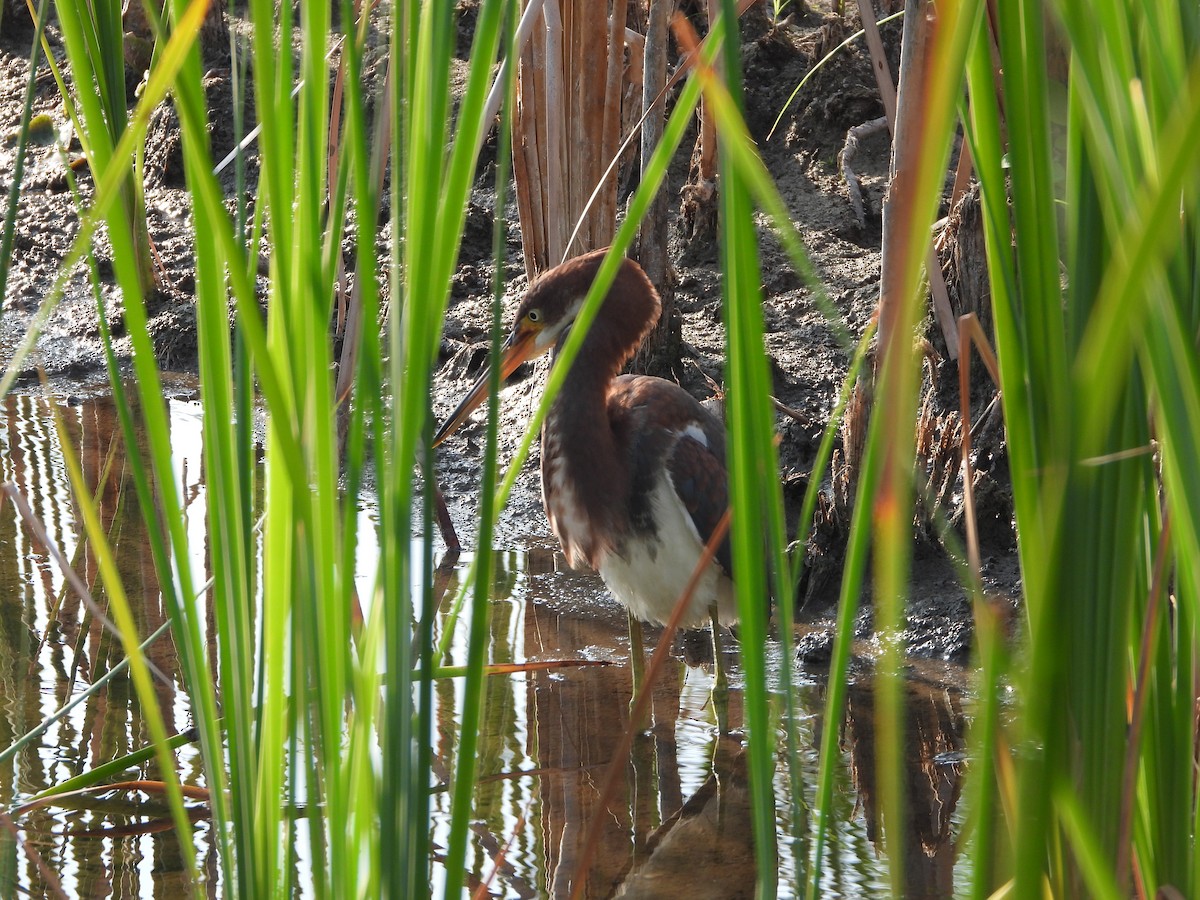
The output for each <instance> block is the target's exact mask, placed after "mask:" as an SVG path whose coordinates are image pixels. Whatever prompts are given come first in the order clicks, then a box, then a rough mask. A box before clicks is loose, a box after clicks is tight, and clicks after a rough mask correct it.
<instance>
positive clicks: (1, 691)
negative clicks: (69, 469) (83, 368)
mask: <svg viewBox="0 0 1200 900" xmlns="http://www.w3.org/2000/svg"><path fill="white" fill-rule="evenodd" d="M170 406H171V413H172V424H173V430H174V433H175V434H176V436H177V438H178V440H177V443H176V463H177V467H178V468H177V473H176V474H177V476H178V477H179V479H180V483H181V484H182V486H183V487H184V491H185V496H186V497H189V498H193V499H198V498H200V497H201V496H202V493H203V491H202V488H201V486H200V482H199V477H200V446H199V443H198V429H196V428H195V427H194V425H195V423H196V421H197V417H198V414H199V410H198V406H197V405H196V404H192V403H188V402H185V401H172V403H171V404H170ZM59 411H60V414H61V416H62V422H63V426H64V431H65V433H66V435H67V438H68V440H69V441H70V442H71V445H72V446H73V448H74V451H75V452H76V453H77V454H78V455H79V458H80V461H81V463H82V466H83V471H84V477H85V478H86V480H87V483H88V487H89V490H90V491H91V492H92V494H93V496H94V498H95V502H96V508H97V510H98V511H99V514H100V519H101V522H102V524H103V526H104V528H105V530H106V531H107V533H108V535H109V539H110V541H111V542H112V544H113V546H114V548H115V549H116V552H117V561H118V567H119V569H120V572H121V575H122V578H123V579H124V583H125V587H126V590H127V592H128V594H129V597H130V602H131V605H132V608H133V614H134V616H135V619H136V621H137V626H138V629H139V631H140V633H141V634H142V635H148V634H150V633H151V632H152V631H154V630H155V629H156V628H158V626H159V625H161V624H162V623H163V622H164V621H166V615H167V613H166V610H165V608H164V607H163V604H162V598H161V596H160V594H159V589H158V581H157V578H156V575H155V571H154V566H153V564H152V563H151V561H150V553H149V550H148V544H147V539H146V530H145V526H144V524H143V522H142V517H141V514H140V512H139V510H138V504H137V501H136V499H135V497H134V493H133V491H132V490H131V489H129V488H130V484H129V481H130V479H129V476H128V473H127V472H126V470H125V467H124V465H123V454H122V452H121V449H120V447H121V440H120V436H119V434H120V428H119V424H118V422H117V418H116V412H115V409H114V406H113V404H112V403H111V401H109V400H108V399H94V400H88V401H86V402H82V403H74V404H60V405H59ZM189 438H190V440H189ZM0 482H2V483H5V484H7V485H11V488H12V489H13V490H15V491H16V492H18V493H19V494H20V496H21V497H22V498H24V500H25V501H26V502H27V503H28V504H29V506H30V507H31V508H32V512H33V515H34V516H35V517H36V519H37V520H38V521H39V522H40V524H41V527H42V528H43V529H44V536H45V541H48V542H50V543H53V544H55V545H57V547H58V548H59V549H60V550H61V551H62V553H63V554H64V555H65V556H66V558H67V559H68V560H69V561H70V562H71V565H72V568H73V569H74V570H75V572H76V573H78V575H79V576H80V578H81V579H82V580H83V582H84V583H85V584H86V586H87V588H88V590H89V592H90V594H91V596H92V598H93V599H94V600H95V602H96V605H97V608H96V609H92V608H90V607H89V606H87V605H85V604H84V603H83V602H82V601H81V600H80V599H79V595H78V594H77V593H76V592H75V591H73V590H70V589H68V588H67V587H66V583H65V579H64V577H63V574H62V571H61V569H60V568H59V567H58V565H57V564H56V563H55V562H54V560H53V558H52V556H51V551H50V548H49V546H48V545H47V543H45V542H44V541H43V540H42V539H41V538H39V537H38V536H37V535H36V533H35V532H34V531H33V530H32V529H30V528H29V527H28V525H27V523H25V522H24V521H22V519H21V517H20V515H19V513H18V510H17V508H16V504H14V503H13V502H12V501H11V499H9V500H7V501H6V502H3V503H0V749H2V748H5V747H8V746H9V745H10V744H12V743H13V741H14V740H15V739H16V738H18V737H20V736H21V735H22V734H24V733H25V732H26V731H28V730H29V729H31V728H32V727H33V726H34V725H36V724H37V723H38V722H40V721H41V720H42V719H43V718H45V717H47V716H49V715H50V714H51V713H53V712H55V711H56V710H58V709H59V708H60V707H62V706H64V705H65V704H66V703H67V702H68V701H69V700H70V699H72V697H73V696H75V695H76V694H77V693H78V692H81V691H83V690H85V689H86V688H87V687H88V685H90V684H92V683H93V682H95V681H96V680H97V679H99V678H101V677H102V676H103V675H104V674H105V673H106V672H108V670H109V669H110V668H112V667H113V666H115V665H117V664H118V663H119V662H121V660H122V659H123V658H124V654H123V652H122V650H121V644H120V641H119V640H117V639H116V638H115V637H114V636H113V635H112V634H111V633H110V632H109V631H108V630H107V629H106V628H105V623H104V621H103V619H102V615H103V614H104V611H105V609H106V607H107V598H106V597H105V595H104V591H103V588H102V586H101V584H100V579H99V574H98V570H97V566H96V562H95V558H94V556H93V554H92V552H91V550H90V548H89V547H88V546H87V545H86V543H85V542H83V541H82V540H81V537H82V525H81V523H80V521H79V517H78V516H77V514H76V508H75V505H74V503H73V501H72V498H71V493H70V490H69V488H68V479H67V474H66V468H65V466H64V463H63V453H62V447H61V445H60V443H59V437H58V434H57V432H56V430H55V426H54V420H53V415H52V412H51V406H50V404H49V402H48V401H46V400H44V399H42V398H37V397H28V396H14V395H9V396H7V397H5V398H4V400H3V405H2V406H0ZM189 521H190V523H191V524H193V525H195V524H196V523H197V522H199V523H201V524H202V523H203V508H202V506H201V507H200V508H198V509H190V510H189ZM195 546H196V550H197V553H198V554H202V553H203V548H204V544H203V541H200V542H198V543H197V544H196V545H195ZM196 562H197V563H199V564H202V563H203V559H202V557H201V558H200V559H198V560H197V561H196ZM146 656H147V659H148V660H149V661H150V662H151V663H152V664H153V666H154V668H155V669H156V670H157V673H156V674H157V676H158V677H157V678H156V680H155V689H156V693H157V697H158V702H159V704H160V705H161V707H162V711H163V716H164V720H165V722H166V726H167V729H168V731H173V732H174V731H181V730H183V729H185V728H187V727H188V725H189V724H190V723H189V721H188V711H187V703H186V697H185V695H184V693H183V685H182V682H181V681H180V679H179V674H178V673H179V666H178V661H177V658H176V654H175V647H174V644H173V643H172V641H171V639H170V637H169V636H166V637H163V638H161V639H160V640H158V641H157V642H155V643H154V644H153V645H151V646H150V647H149V648H148V650H147V652H146ZM149 742H150V735H149V733H148V731H147V728H146V726H145V722H144V720H143V718H142V712H141V709H140V706H139V703H138V700H137V696H136V693H135V691H134V690H133V686H132V684H131V683H130V681H129V680H128V679H127V678H125V677H118V678H116V679H114V680H113V681H111V682H110V683H109V685H108V686H107V688H106V689H103V690H101V691H99V692H98V693H96V694H95V695H93V696H92V697H91V698H89V699H88V700H86V701H85V702H84V703H81V704H80V705H78V706H77V707H75V709H74V710H73V711H72V712H71V713H69V714H68V715H67V716H65V717H64V718H62V719H61V720H60V721H58V722H57V723H55V724H53V725H51V726H50V728H49V729H47V731H46V732H45V734H44V735H43V736H42V737H41V738H40V739H39V740H38V741H36V742H34V743H32V744H30V745H29V746H27V747H25V748H24V749H22V750H21V751H19V752H18V753H17V754H16V755H15V756H14V757H13V758H11V759H8V760H5V761H4V762H2V763H0V807H3V808H9V807H11V806H13V805H14V804H15V803H17V802H20V801H22V800H24V799H27V798H28V797H30V796H31V795H33V794H36V793H37V792H39V791H41V790H44V789H45V788H48V787H50V786H51V785H54V784H57V783H59V782H61V781H64V780H65V779H67V778H70V777H73V776H75V775H78V774H80V773H81V772H83V771H86V770H88V769H91V768H94V767H96V766H98V765H100V764H102V763H105V762H108V761H109V760H112V759H115V758H117V757H120V756H123V755H125V754H128V753H130V752H132V751H134V750H137V749H140V748H142V747H145V746H147V745H148V744H149ZM178 758H179V762H180V774H181V776H182V777H183V779H184V780H185V782H187V783H190V784H197V783H199V781H200V770H201V762H200V759H199V757H198V755H197V753H196V751H195V749H194V748H193V747H190V746H185V747H183V748H181V750H180V752H179V757H178ZM133 777H135V778H148V779H153V778H156V777H157V775H156V772H155V766H154V765H152V764H150V765H147V766H145V767H144V768H143V769H142V770H141V771H140V772H139V773H136V774H134V775H133ZM20 825H21V838H22V840H23V841H24V842H26V845H27V846H26V847H22V848H20V850H18V848H17V846H16V845H15V844H14V842H13V839H12V836H11V834H9V833H7V832H4V833H3V837H0V856H2V857H3V861H2V862H0V874H7V876H8V881H7V883H0V895H4V896H9V895H10V893H11V887H12V880H13V879H14V878H15V880H16V881H17V883H18V884H20V885H22V886H25V887H27V888H29V889H30V890H31V891H32V892H33V893H34V894H35V895H38V894H40V892H41V888H42V886H43V885H44V884H45V881H46V876H44V875H43V872H42V871H41V870H39V869H38V868H37V866H36V864H35V861H34V858H33V854H34V852H35V853H36V855H37V856H38V857H40V860H41V862H42V863H43V864H44V866H45V869H46V870H48V871H49V872H52V873H54V877H55V878H57V879H58V880H59V882H60V883H61V889H62V891H63V892H65V893H66V895H67V896H70V897H130V896H150V895H159V894H161V895H164V896H165V895H169V894H182V892H183V891H185V890H186V886H187V879H186V878H185V877H184V875H183V872H182V870H181V866H182V858H181V854H180V852H179V841H178V839H177V837H176V835H175V834H174V832H173V831H172V829H171V827H170V815H169V813H168V811H167V809H166V807H165V806H164V805H163V804H162V803H160V802H158V801H147V802H137V801H136V800H133V799H130V798H129V797H128V795H120V796H116V797H104V796H103V795H102V796H101V797H100V798H99V799H97V798H76V799H75V801H74V802H72V803H70V804H69V805H68V806H65V807H64V806H59V807H55V808H53V809H51V808H41V809H37V810H34V811H32V812H30V813H29V814H27V815H25V816H23V817H22V818H21V821H20ZM208 829H209V825H208V822H207V821H204V820H199V821H197V823H196V829H195V833H194V834H193V835H189V836H188V839H189V840H193V841H194V842H195V844H196V847H197V856H198V859H199V860H200V862H201V864H203V865H206V866H208V867H210V869H211V868H212V867H214V865H215V860H214V859H213V853H212V850H211V846H210V842H209V839H208Z"/></svg>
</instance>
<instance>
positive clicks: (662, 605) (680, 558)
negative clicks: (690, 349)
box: [435, 250, 736, 625]
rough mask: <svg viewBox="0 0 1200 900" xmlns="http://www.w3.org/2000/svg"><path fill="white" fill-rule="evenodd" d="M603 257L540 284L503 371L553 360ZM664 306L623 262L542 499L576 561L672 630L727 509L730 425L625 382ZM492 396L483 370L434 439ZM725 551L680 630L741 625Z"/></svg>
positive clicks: (550, 459)
mask: <svg viewBox="0 0 1200 900" xmlns="http://www.w3.org/2000/svg"><path fill="white" fill-rule="evenodd" d="M604 254H605V251H603V250H597V251H594V252H592V253H588V254H585V255H583V256H579V257H576V258H575V259H572V260H570V261H569V262H566V263H564V264H563V265H561V266H558V267H557V268H554V269H551V270H550V271H548V272H546V273H545V274H544V275H542V276H541V277H540V278H538V279H537V280H536V281H535V282H534V283H533V284H532V285H530V287H529V290H528V291H527V292H526V294H525V297H524V299H523V300H522V301H521V305H520V307H519V308H518V310H517V316H516V324H515V325H514V327H513V330H512V332H511V334H510V335H509V337H508V340H507V341H506V342H505V345H504V352H503V355H502V358H501V362H500V368H501V374H502V377H507V375H508V374H510V373H511V372H512V371H513V370H514V369H515V368H516V367H517V366H518V365H520V363H521V362H523V361H524V360H526V359H530V358H532V357H535V356H539V355H541V354H542V353H545V352H548V351H550V350H552V349H553V350H557V348H559V347H560V346H561V344H562V341H563V340H564V338H565V335H566V333H567V330H568V329H569V328H570V326H571V324H572V323H573V322H574V321H575V317H576V315H577V314H578V312H579V310H580V308H581V306H582V304H583V301H584V298H585V297H586V296H587V292H588V289H589V288H590V287H591V284H592V281H593V280H594V279H595V276H596V272H597V270H598V269H599V268H600V264H601V262H602V260H603V258H604ZM660 310H661V304H660V302H659V298H658V294H657V292H656V291H655V290H654V286H653V285H652V284H651V283H650V280H649V279H648V278H647V277H646V275H645V273H644V272H643V271H642V270H641V268H639V267H638V265H637V264H636V263H634V262H633V261H631V260H624V261H623V262H622V263H621V267H620V269H619V270H618V273H617V276H616V279H615V280H614V282H613V285H612V287H611V288H610V289H609V291H608V294H607V295H606V296H605V299H604V302H603V304H602V306H601V308H600V311H599V312H598V314H597V316H596V318H595V320H594V321H593V323H592V327H591V329H590V330H589V332H588V334H587V337H586V338H585V339H584V342H583V345H582V347H581V349H580V352H579V356H578V357H577V358H576V360H575V364H574V365H573V366H572V368H571V370H570V372H569V373H568V375H567V378H566V381H565V382H564V384H563V387H562V390H561V391H560V392H559V394H558V396H557V398H556V399H555V401H554V404H553V405H552V406H551V409H550V412H549V414H548V416H547V418H546V422H545V424H544V426H543V428H542V498H543V502H544V505H545V508H546V515H547V518H548V519H549V520H550V527H551V529H552V530H553V531H554V534H555V536H556V537H557V538H558V540H559V542H560V543H561V544H562V547H563V551H564V552H565V553H566V555H567V559H568V561H569V562H570V563H571V564H572V565H579V564H581V563H585V562H586V563H587V564H588V565H590V566H592V567H593V568H595V569H596V570H597V571H599V572H600V575H601V577H602V578H603V579H604V581H605V583H606V584H607V585H608V587H609V589H610V590H611V591H612V592H613V594H614V595H615V596H616V598H617V599H618V600H619V601H621V603H623V604H624V605H625V606H626V607H627V608H628V609H629V611H630V613H631V614H632V615H633V616H635V617H636V618H638V619H643V620H648V621H655V622H664V621H666V619H667V618H668V617H669V616H670V613H671V610H672V608H673V606H674V603H675V600H676V599H677V597H678V596H679V594H680V593H681V592H682V590H683V588H684V586H685V585H686V583H687V581H688V578H689V577H690V575H691V573H692V569H693V568H694V567H695V564H696V562H697V560H698V559H699V556H700V553H701V552H702V550H703V546H704V544H705V543H706V542H707V541H708V539H709V537H710V536H711V535H712V533H713V530H714V528H715V527H716V525H717V522H718V520H719V519H720V517H721V516H722V514H723V513H724V511H725V508H726V506H727V503H728V491H727V484H726V474H725V448H724V429H723V428H722V426H721V423H720V422H719V421H717V419H716V418H715V417H714V416H713V415H712V414H711V413H709V412H708V411H707V410H706V409H704V407H702V406H701V405H700V403H699V402H697V401H696V399H695V398H694V397H692V396H691V395H690V394H688V393H687V391H685V390H683V388H681V387H679V386H678V385H677V384H673V383H672V382H669V381H665V380H663V379H661V378H652V377H649V376H645V375H619V374H618V373H619V372H620V371H621V369H622V368H623V367H624V365H625V364H626V363H627V362H628V361H629V358H630V357H631V356H632V355H633V354H634V353H635V352H636V351H637V348H638V346H639V345H640V344H641V342H642V340H643V339H644V338H645V336H646V335H647V334H648V333H649V331H650V329H651V328H653V327H654V324H655V322H656V321H657V320H658V317H659V313H660ZM486 393H487V373H486V372H485V373H484V374H483V375H482V376H481V377H480V379H479V380H478V381H477V382H476V385H475V387H474V388H473V389H472V391H471V392H470V393H469V394H468V395H467V397H465V398H464V399H463V401H462V403H461V404H460V405H459V407H458V409H457V410H455V412H454V413H453V414H452V415H451V416H450V418H449V419H448V420H447V422H446V424H445V425H443V426H442V429H441V430H440V431H439V433H438V436H437V438H436V439H435V443H440V442H441V441H442V440H443V439H445V437H447V436H448V435H449V434H450V433H451V432H453V431H454V430H455V429H456V428H457V427H458V426H459V425H460V424H461V423H462V422H463V421H464V420H465V419H466V417H467V416H468V415H469V414H470V412H471V411H472V410H473V409H474V408H475V407H476V406H478V404H479V403H480V402H481V401H482V399H483V397H484V396H486ZM730 575H731V565H730V552H729V542H728V539H727V538H726V539H725V540H724V541H722V543H721V545H720V547H719V549H718V553H717V560H716V561H715V562H713V563H711V564H710V565H709V567H708V569H707V570H706V572H705V574H704V577H703V579H702V581H701V584H700V587H699V588H698V590H697V591H696V593H695V595H694V596H693V599H692V602H691V604H690V605H689V608H688V613H687V614H686V615H685V616H684V624H685V625H698V624H700V623H701V622H702V621H703V620H704V619H705V618H706V616H707V614H708V613H709V611H710V609H714V608H715V609H717V610H719V615H720V618H721V619H722V620H724V621H727V622H729V621H732V620H733V619H734V618H736V609H735V605H734V596H733V584H732V580H731V577H730Z"/></svg>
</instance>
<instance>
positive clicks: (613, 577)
mask: <svg viewBox="0 0 1200 900" xmlns="http://www.w3.org/2000/svg"><path fill="white" fill-rule="evenodd" d="M651 502H652V503H653V505H654V521H655V522H656V523H657V524H658V536H657V542H654V541H650V542H646V541H642V540H637V539H634V540H630V541H628V542H627V544H626V547H625V553H624V556H622V555H620V554H617V553H615V552H612V551H610V552H608V553H606V554H605V555H604V559H603V560H602V561H601V563H600V577H601V578H603V579H604V583H605V584H606V585H607V586H608V589H609V590H610V591H612V593H613V596H615V597H616V598H617V600H619V601H620V602H621V603H622V604H623V605H624V606H625V607H627V608H628V609H629V611H630V612H631V613H633V615H634V616H636V617H637V618H638V619H641V620H643V621H646V622H658V623H665V622H666V621H667V620H668V619H669V618H670V617H671V611H672V610H673V609H674V608H675V602H676V601H677V600H678V599H679V596H680V595H681V594H682V593H683V590H684V588H685V587H687V584H688V581H689V579H690V578H691V576H692V570H693V569H695V568H696V562H697V561H698V560H699V559H700V555H701V553H702V552H703V550H704V544H703V542H702V541H701V540H700V535H699V533H698V532H697V531H696V526H695V524H694V523H693V522H692V518H691V516H690V515H688V511H687V509H686V507H684V505H683V502H682V501H681V500H680V499H679V497H678V496H677V495H676V494H675V491H674V490H673V489H672V488H671V486H670V484H669V482H668V481H667V479H666V478H665V477H664V478H662V479H660V480H659V481H658V483H657V484H656V485H655V489H654V495H653V498H652V501H651ZM714 603H715V604H716V605H717V615H718V617H719V618H720V620H721V622H723V623H726V624H728V623H732V622H735V621H737V601H736V599H735V597H734V592H733V583H732V582H731V581H730V580H729V578H728V577H726V575H725V574H724V572H723V571H722V570H721V567H720V565H719V564H718V563H717V562H716V561H715V560H714V561H712V562H710V563H709V564H708V565H707V566H706V567H705V569H704V574H703V575H702V576H701V578H700V581H699V583H698V585H697V586H696V590H695V592H694V593H693V594H692V598H691V600H690V601H689V603H688V607H687V611H686V612H685V613H684V614H683V618H682V620H681V621H680V625H681V626H682V627H684V628H696V627H698V626H701V625H704V624H706V623H707V621H708V616H709V611H710V609H711V608H712V605H713V604H714Z"/></svg>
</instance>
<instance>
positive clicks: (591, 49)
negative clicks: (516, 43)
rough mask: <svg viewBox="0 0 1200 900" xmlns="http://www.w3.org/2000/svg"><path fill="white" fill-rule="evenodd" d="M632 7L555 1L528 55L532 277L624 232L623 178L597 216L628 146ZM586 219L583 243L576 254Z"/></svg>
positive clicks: (616, 2)
mask: <svg viewBox="0 0 1200 900" xmlns="http://www.w3.org/2000/svg"><path fill="white" fill-rule="evenodd" d="M628 2H629V0H612V2H611V3H595V2H591V0H545V3H544V5H543V8H542V23H541V27H537V28H535V29H534V31H533V34H532V36H531V38H530V41H529V43H528V45H527V46H526V47H525V49H524V50H523V52H522V55H521V69H520V75H519V83H518V88H517V93H518V102H517V110H516V116H515V118H514V122H513V175H514V181H515V183H516V190H517V211H518V215H519V216H520V220H521V241H522V245H523V250H524V254H525V269H526V272H527V273H528V274H529V276H530V277H531V278H532V277H533V276H534V275H536V274H538V273H539V272H542V271H545V270H546V269H548V268H551V267H553V266H555V265H558V264H559V263H560V262H562V261H563V260H564V259H565V258H566V257H567V255H568V253H570V252H574V253H579V252H584V251H587V250H591V249H594V248H597V247H603V246H605V245H607V244H608V243H610V242H611V240H612V236H613V234H614V232H615V227H616V215H617V177H616V173H615V172H614V173H613V174H612V175H610V176H609V180H608V181H607V182H605V184H604V188H603V190H602V191H601V192H600V195H599V197H598V198H597V202H595V203H593V204H591V206H590V207H589V205H588V199H589V197H590V196H591V193H592V190H593V188H594V187H595V186H596V185H597V184H599V183H600V181H601V178H602V177H603V175H604V171H605V167H606V166H607V165H608V162H609V161H610V160H611V159H612V158H613V156H614V155H615V154H616V152H617V147H618V146H619V144H620V140H621V123H622V120H623V118H625V116H624V115H623V112H622V103H623V100H624V97H625V96H626V84H627V82H628V81H629V80H630V79H629V78H628V77H627V75H626V64H625V44H626V40H627V39H626V27H625V26H626V22H627V21H628ZM610 6H611V10H610ZM639 49H640V48H639ZM638 78H640V74H639V76H638ZM581 216H582V225H581V227H580V229H579V237H578V242H577V243H576V244H573V245H572V246H571V247H570V248H568V239H569V236H570V234H571V231H572V228H573V227H574V225H575V223H576V222H577V221H578V220H579V219H580V217H581Z"/></svg>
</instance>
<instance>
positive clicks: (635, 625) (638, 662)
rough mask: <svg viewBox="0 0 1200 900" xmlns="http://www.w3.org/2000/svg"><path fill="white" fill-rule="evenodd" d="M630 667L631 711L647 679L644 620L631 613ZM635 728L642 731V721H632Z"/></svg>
mask: <svg viewBox="0 0 1200 900" xmlns="http://www.w3.org/2000/svg"><path fill="white" fill-rule="evenodd" d="M629 668H630V671H631V672H632V676H633V693H632V694H631V695H630V697H629V711H630V713H632V712H633V707H634V706H635V705H636V704H637V697H638V692H639V691H641V689H642V684H643V683H644V682H645V680H646V647H645V641H644V640H643V639H642V620H641V619H639V618H638V617H637V616H635V615H634V614H633V613H632V612H631V613H629ZM630 724H631V725H633V727H634V729H635V730H637V731H640V730H641V729H642V727H643V725H644V723H642V722H631V723H630Z"/></svg>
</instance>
